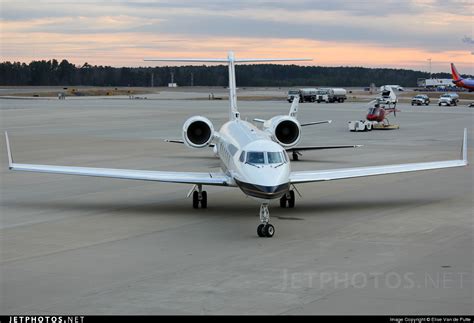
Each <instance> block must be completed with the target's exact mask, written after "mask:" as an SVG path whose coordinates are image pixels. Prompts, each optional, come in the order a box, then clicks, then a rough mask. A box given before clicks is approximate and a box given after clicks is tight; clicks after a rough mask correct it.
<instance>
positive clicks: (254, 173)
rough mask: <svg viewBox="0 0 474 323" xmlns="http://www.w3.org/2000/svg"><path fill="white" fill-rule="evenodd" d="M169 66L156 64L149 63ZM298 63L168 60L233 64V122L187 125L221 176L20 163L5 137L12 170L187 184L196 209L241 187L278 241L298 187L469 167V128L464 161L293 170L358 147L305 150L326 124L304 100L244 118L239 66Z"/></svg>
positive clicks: (192, 143) (189, 138)
mask: <svg viewBox="0 0 474 323" xmlns="http://www.w3.org/2000/svg"><path fill="white" fill-rule="evenodd" d="M155 60H156V61H163V59H161V60H160V59H150V60H149V61H155ZM290 60H291V61H294V60H301V59H278V60H274V59H236V58H235V57H234V54H233V53H232V52H229V53H228V57H227V58H225V59H206V60H203V59H167V60H164V61H187V62H217V63H227V64H228V68H229V103H230V107H229V121H227V122H226V123H225V124H224V125H222V127H221V128H220V129H219V131H216V130H215V129H214V126H213V124H212V123H211V121H210V120H209V119H207V118H205V117H203V116H194V117H191V118H189V119H188V120H187V121H186V122H185V123H184V126H183V142H184V143H185V144H186V145H187V146H189V147H193V148H204V147H212V148H213V149H214V152H215V153H216V155H217V157H219V159H220V160H221V162H222V163H221V165H222V166H221V168H222V171H221V172H217V173H211V172H165V171H149V170H130V169H110V168H91V167H71V166H53V165H36V164H19V163H15V162H14V161H13V158H12V153H11V149H10V143H9V140H8V134H7V133H6V132H5V136H6V142H7V153H8V165H9V169H11V170H14V171H28V172H42V173H57V174H70V175H84V176H96V177H110V178H121V179H134V180H146V181H157V182H171V183H184V184H192V185H194V186H193V188H192V190H191V191H190V193H189V195H191V194H192V196H193V207H194V208H198V207H199V206H201V208H206V207H207V193H206V191H204V190H203V186H205V185H215V186H231V187H238V188H239V189H240V190H241V191H242V192H243V193H244V194H245V195H247V196H250V197H252V198H254V199H255V200H257V201H258V202H259V203H260V221H261V224H260V225H259V226H258V227H257V234H258V236H259V237H272V236H273V235H274V233H275V228H274V226H273V225H271V224H270V223H269V221H270V213H269V208H268V206H269V203H270V201H272V200H276V199H279V201H280V206H281V207H290V208H292V207H294V206H295V193H294V190H295V185H297V184H302V183H310V182H322V181H330V180H337V179H348V178H354V177H364V176H373V175H383V174H395V173H403V172H413V171H421V170H430V169H440V168H450V167H461V166H466V165H467V163H468V161H467V130H466V129H464V139H463V145H462V152H461V159H458V160H447V161H435V162H423V163H409V164H396V165H383V166H369V167H357V168H339V169H331V170H313V171H292V170H291V168H290V160H289V157H288V155H287V151H292V152H293V151H299V150H309V149H333V148H348V147H354V146H327V147H299V146H297V144H298V142H299V141H300V137H301V127H302V126H305V125H311V124H319V123H324V121H323V122H321V121H318V122H313V123H307V124H301V123H300V122H299V121H298V120H297V110H298V98H296V99H294V100H293V102H292V105H291V108H290V111H289V114H288V115H279V116H275V117H273V118H271V119H270V120H260V119H257V121H258V122H259V123H260V124H261V127H256V126H255V125H253V124H252V123H250V122H247V121H244V120H242V119H241V117H240V113H239V111H238V108H237V93H236V81H235V64H236V63H248V62H269V61H290Z"/></svg>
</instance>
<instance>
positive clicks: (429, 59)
mask: <svg viewBox="0 0 474 323" xmlns="http://www.w3.org/2000/svg"><path fill="white" fill-rule="evenodd" d="M428 62H429V66H430V79H431V78H432V77H431V58H428Z"/></svg>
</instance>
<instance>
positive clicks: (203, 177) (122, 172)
mask: <svg viewBox="0 0 474 323" xmlns="http://www.w3.org/2000/svg"><path fill="white" fill-rule="evenodd" d="M5 138H6V142H7V153H8V167H9V169H11V170H14V171H25V172H36V173H53V174H66V175H81V176H93V177H108V178H119V179H134V180H142V181H156V182H169V183H184V184H205V185H218V186H230V185H231V183H232V180H231V178H230V177H228V176H227V175H225V174H224V173H204V172H163V171H150V170H135V169H114V168H94V167H75V166H55V165H35V164H18V163H15V162H13V158H12V153H11V148H10V142H9V140H8V134H7V132H5Z"/></svg>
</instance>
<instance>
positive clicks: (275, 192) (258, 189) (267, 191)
mask: <svg viewBox="0 0 474 323" xmlns="http://www.w3.org/2000/svg"><path fill="white" fill-rule="evenodd" d="M236 183H237V185H238V186H239V187H240V189H241V190H242V191H243V192H244V193H245V194H247V195H249V196H253V197H257V198H262V199H268V200H270V199H277V198H280V197H282V196H283V194H285V193H286V192H288V190H289V189H290V183H283V184H280V185H272V186H266V185H256V184H251V183H246V182H241V181H238V180H236Z"/></svg>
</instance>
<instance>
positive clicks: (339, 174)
mask: <svg viewBox="0 0 474 323" xmlns="http://www.w3.org/2000/svg"><path fill="white" fill-rule="evenodd" d="M461 158H462V159H458V160H446V161H435V162H425V163H409V164H395V165H385V166H369V167H356V168H339V169H328V170H319V171H298V172H291V174H290V183H292V184H301V183H310V182H321V181H332V180H336V179H347V178H355V177H365V176H374V175H386V174H396V173H405V172H415V171H421V170H430V169H440V168H451V167H462V166H466V165H468V161H467V129H464V138H463V144H462V151H461Z"/></svg>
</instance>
